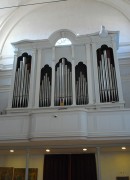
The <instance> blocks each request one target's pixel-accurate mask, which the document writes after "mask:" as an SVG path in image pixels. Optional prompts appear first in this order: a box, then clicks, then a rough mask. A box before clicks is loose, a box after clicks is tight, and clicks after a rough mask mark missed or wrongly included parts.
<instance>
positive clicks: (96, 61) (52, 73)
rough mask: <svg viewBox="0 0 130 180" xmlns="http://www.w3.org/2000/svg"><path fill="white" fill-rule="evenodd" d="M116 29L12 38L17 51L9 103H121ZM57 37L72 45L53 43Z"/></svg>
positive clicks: (61, 32)
mask: <svg viewBox="0 0 130 180" xmlns="http://www.w3.org/2000/svg"><path fill="white" fill-rule="evenodd" d="M102 33H103V32H102ZM118 34H119V33H118V32H113V31H108V33H107V34H106V35H105V36H101V33H95V34H92V35H88V36H87V35H82V36H76V35H75V34H73V33H72V32H70V31H68V30H59V31H58V32H56V33H54V34H52V35H51V36H50V37H49V39H47V40H43V41H42V40H39V41H29V40H26V41H20V42H18V43H13V46H14V47H15V48H16V50H17V52H16V55H15V61H14V65H15V66H14V67H15V68H14V70H15V72H14V75H13V84H12V86H11V88H12V90H11V95H10V98H11V99H10V101H9V108H25V107H29V108H33V107H35V108H42V107H43V108H44V107H46V108H47V107H48V108H52V107H53V106H54V107H56V108H58V107H59V106H68V107H69V108H70V107H71V106H78V107H79V106H82V107H83V106H86V107H89V108H90V107H91V108H95V107H98V106H99V107H101V106H102V107H105V104H106V107H108V105H109V106H112V107H113V106H114V105H115V106H119V107H122V106H123V104H124V101H123V95H122V87H121V79H120V71H119V64H118V59H117V56H116V51H117V48H118V39H119V37H118ZM63 36H64V37H63ZM59 38H68V39H69V40H70V41H71V43H72V44H68V45H65V46H62V45H60V46H56V45H55V44H56V42H57V41H58V40H59Z"/></svg>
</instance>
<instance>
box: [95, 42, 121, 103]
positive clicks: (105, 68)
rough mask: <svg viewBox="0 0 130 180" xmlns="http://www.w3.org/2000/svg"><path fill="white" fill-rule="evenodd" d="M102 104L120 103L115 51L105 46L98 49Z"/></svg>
mask: <svg viewBox="0 0 130 180" xmlns="http://www.w3.org/2000/svg"><path fill="white" fill-rule="evenodd" d="M97 64H98V67H97V68H98V81H99V92H100V102H114V101H119V97H118V88H117V79H116V70H115V64H114V57H113V49H112V48H108V46H106V45H103V46H101V48H99V49H97Z"/></svg>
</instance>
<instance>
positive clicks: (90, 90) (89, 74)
mask: <svg viewBox="0 0 130 180" xmlns="http://www.w3.org/2000/svg"><path fill="white" fill-rule="evenodd" d="M90 51H91V49H90V44H86V59H87V81H88V99H89V104H93V103H94V100H93V96H94V93H93V89H94V86H93V74H92V59H91V54H90Z"/></svg>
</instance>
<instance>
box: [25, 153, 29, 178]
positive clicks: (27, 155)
mask: <svg viewBox="0 0 130 180" xmlns="http://www.w3.org/2000/svg"><path fill="white" fill-rule="evenodd" d="M28 168H29V151H28V150H27V153H26V171H25V180H28Z"/></svg>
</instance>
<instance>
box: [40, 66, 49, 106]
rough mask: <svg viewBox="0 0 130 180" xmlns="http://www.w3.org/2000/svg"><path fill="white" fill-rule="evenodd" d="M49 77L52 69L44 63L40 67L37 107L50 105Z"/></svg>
mask: <svg viewBox="0 0 130 180" xmlns="http://www.w3.org/2000/svg"><path fill="white" fill-rule="evenodd" d="M51 77H52V69H51V67H49V65H45V66H44V67H43V68H42V69H41V79H40V92H39V107H48V106H50V105H51Z"/></svg>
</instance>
